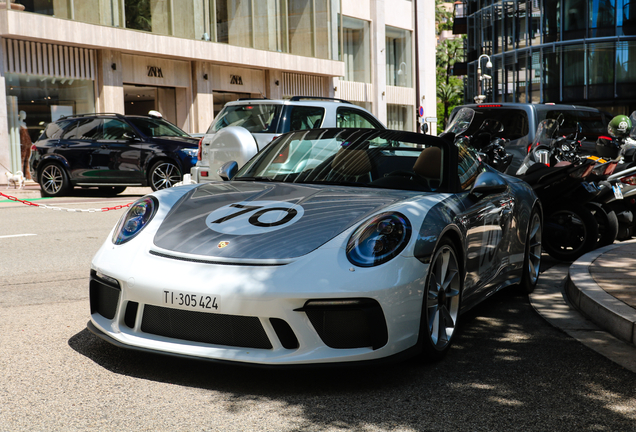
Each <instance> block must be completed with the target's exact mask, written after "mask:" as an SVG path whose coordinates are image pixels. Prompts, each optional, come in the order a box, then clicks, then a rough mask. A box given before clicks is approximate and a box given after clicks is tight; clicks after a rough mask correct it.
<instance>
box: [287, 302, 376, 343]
mask: <svg viewBox="0 0 636 432" xmlns="http://www.w3.org/2000/svg"><path fill="white" fill-rule="evenodd" d="M297 310H298V311H303V312H305V313H306V314H307V317H308V318H309V321H311V324H312V325H313V326H314V328H315V329H316V332H317V333H318V335H319V336H320V338H321V339H322V341H323V342H324V343H325V345H327V346H328V347H331V348H363V347H371V348H373V349H378V348H381V347H383V346H384V345H386V343H387V341H388V332H387V328H386V320H385V319H384V313H383V312H382V308H381V306H380V304H379V303H378V302H377V301H375V300H373V299H334V300H309V301H307V303H305V306H303V307H302V308H301V309H297Z"/></svg>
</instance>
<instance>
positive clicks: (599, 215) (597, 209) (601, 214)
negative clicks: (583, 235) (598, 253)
mask: <svg viewBox="0 0 636 432" xmlns="http://www.w3.org/2000/svg"><path fill="white" fill-rule="evenodd" d="M586 207H587V208H588V209H589V210H590V211H591V212H592V214H593V215H594V219H596V223H598V240H597V242H596V247H602V246H607V245H611V244H612V243H614V240H616V237H617V236H618V218H617V217H616V213H615V212H614V211H613V210H610V211H609V212H608V211H606V210H605V209H604V208H603V206H601V204H598V203H588V204H586Z"/></svg>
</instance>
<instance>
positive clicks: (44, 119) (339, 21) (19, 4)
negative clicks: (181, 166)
mask: <svg viewBox="0 0 636 432" xmlns="http://www.w3.org/2000/svg"><path fill="white" fill-rule="evenodd" d="M434 24H435V23H434V1H433V0H412V1H411V0H392V1H390V2H389V1H386V0H248V1H245V0H179V1H177V0H134V1H133V0H82V1H79V0H15V1H12V2H8V3H7V2H0V50H1V51H2V56H1V57H0V62H1V64H0V72H1V75H0V99H2V98H4V101H0V169H2V170H7V171H11V172H15V171H17V170H22V167H23V166H24V164H23V162H24V161H23V158H24V153H25V148H26V147H27V146H30V142H34V141H35V140H37V138H38V136H39V134H40V133H41V131H42V130H43V128H44V126H45V125H46V124H47V123H49V122H51V121H55V120H56V119H58V118H59V117H61V116H64V115H71V114H81V113H90V112H108V113H124V114H146V113H147V112H148V111H149V110H153V109H154V110H158V111H160V112H161V113H162V114H163V115H164V117H165V118H167V119H168V120H169V121H171V122H173V123H175V124H176V125H177V126H179V127H181V128H182V129H184V130H185V131H187V132H191V133H201V132H205V131H206V130H207V128H208V126H209V125H210V123H211V122H212V119H213V118H214V115H215V114H216V113H217V112H218V111H219V110H220V109H221V108H222V107H223V105H224V104H225V103H226V102H228V101H231V100H235V99H237V98H240V97H259V98H260V97H267V98H272V99H276V98H287V97H291V96H295V95H300V96H323V97H335V98H342V99H347V100H349V101H351V102H353V103H356V104H358V105H361V106H363V107H365V108H367V109H368V110H370V111H371V112H373V113H374V114H375V115H376V116H377V117H378V118H380V119H381V120H382V121H383V122H384V123H385V124H386V125H387V126H389V127H392V128H396V129H403V130H416V127H417V125H418V124H417V122H418V118H417V114H418V110H419V108H420V107H422V109H423V112H424V116H423V117H424V118H428V119H429V120H434V117H435V79H434V78H433V79H431V77H434V76H435V25H434ZM420 65H422V66H420ZM427 78H428V79H427ZM429 127H430V129H431V130H435V125H434V124H433V123H429ZM3 178H4V176H2V177H1V178H0V181H3Z"/></svg>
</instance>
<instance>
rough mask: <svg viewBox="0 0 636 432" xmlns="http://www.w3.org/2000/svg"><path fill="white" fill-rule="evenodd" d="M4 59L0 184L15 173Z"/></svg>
mask: <svg viewBox="0 0 636 432" xmlns="http://www.w3.org/2000/svg"><path fill="white" fill-rule="evenodd" d="M1 41H2V39H0V42H1ZM0 46H2V45H0ZM0 51H1V49H0ZM3 58H4V56H2V55H0V174H1V175H0V184H7V177H6V176H5V175H4V173H5V172H6V171H13V167H12V166H11V144H10V143H9V123H8V117H7V116H8V112H7V89H6V87H5V79H4V60H3Z"/></svg>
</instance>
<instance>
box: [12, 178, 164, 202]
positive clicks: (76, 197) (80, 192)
mask: <svg viewBox="0 0 636 432" xmlns="http://www.w3.org/2000/svg"><path fill="white" fill-rule="evenodd" d="M0 192H1V193H2V194H3V195H6V196H3V195H0V205H3V204H11V201H12V200H11V199H10V198H7V196H9V197H13V198H17V199H19V200H27V201H40V200H42V201H46V202H47V204H52V203H61V202H81V201H86V200H92V201H94V200H95V199H109V200H110V199H114V200H131V201H134V200H135V199H137V198H138V197H142V196H144V195H147V194H149V193H151V192H152V189H151V188H150V187H133V186H131V187H128V188H126V190H125V191H124V192H122V193H120V194H118V195H104V194H103V193H100V192H99V190H98V189H97V188H92V189H81V188H75V189H74V190H73V193H72V194H71V195H68V196H63V197H58V198H42V194H41V192H40V185H39V184H37V183H35V182H33V181H27V182H26V183H25V185H24V187H22V188H19V189H16V188H14V187H13V186H10V187H9V188H7V185H0Z"/></svg>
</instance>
